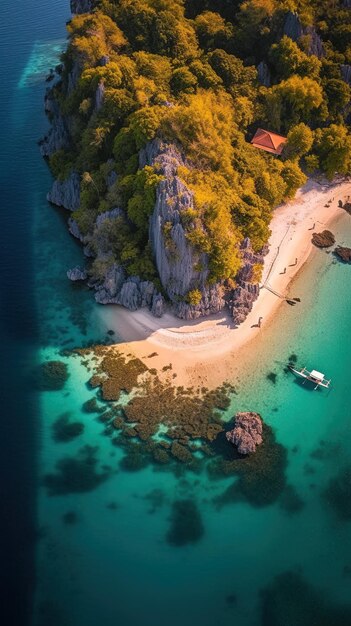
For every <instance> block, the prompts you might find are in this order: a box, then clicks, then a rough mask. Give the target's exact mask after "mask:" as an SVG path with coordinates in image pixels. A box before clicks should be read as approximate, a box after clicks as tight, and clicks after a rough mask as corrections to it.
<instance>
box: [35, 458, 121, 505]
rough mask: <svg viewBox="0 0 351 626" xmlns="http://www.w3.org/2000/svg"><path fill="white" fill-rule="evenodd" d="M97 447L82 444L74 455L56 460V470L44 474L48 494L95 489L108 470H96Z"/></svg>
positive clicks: (55, 494) (61, 494)
mask: <svg viewBox="0 0 351 626" xmlns="http://www.w3.org/2000/svg"><path fill="white" fill-rule="evenodd" d="M97 450H98V448H97V447H92V446H84V447H83V448H81V449H80V450H79V453H78V455H77V456H75V457H64V458H62V459H60V460H59V461H57V463H56V472H55V473H52V474H46V475H45V476H44V478H43V485H44V486H45V487H46V489H47V491H48V495H49V496H64V495H66V494H68V493H84V492H86V491H92V490H93V489H96V487H98V486H99V485H100V484H101V483H102V482H104V481H105V480H107V478H108V477H109V473H108V472H97V469H96V466H97V464H98V460H97V458H96V453H97Z"/></svg>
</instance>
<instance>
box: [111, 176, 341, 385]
mask: <svg viewBox="0 0 351 626" xmlns="http://www.w3.org/2000/svg"><path fill="white" fill-rule="evenodd" d="M348 195H351V181H343V182H340V183H333V184H323V185H321V184H319V183H316V182H314V181H309V182H308V183H307V184H306V185H305V186H304V187H303V188H302V189H301V190H300V191H299V192H298V194H297V196H296V198H295V199H294V200H293V201H291V202H289V203H287V204H284V205H281V206H280V207H278V208H277V209H276V210H275V212H274V216H273V219H272V222H271V230H272V234H271V237H270V240H269V245H270V249H269V253H268V255H267V256H266V258H265V265H264V271H263V277H262V282H261V284H262V285H265V286H264V287H262V288H261V291H260V295H259V297H258V299H257V300H256V302H255V303H254V306H253V309H252V311H251V313H250V314H249V315H248V317H247V319H246V320H245V322H244V323H243V324H241V325H240V326H239V327H238V328H235V327H234V325H233V323H232V321H231V319H230V317H229V315H227V314H226V313H225V312H221V313H220V314H218V315H215V316H211V317H208V318H205V319H203V318H202V319H201V320H194V321H191V322H188V321H186V322H185V321H184V320H180V319H178V318H176V317H174V316H173V315H171V314H169V313H167V314H165V315H164V316H163V317H162V318H161V319H157V318H155V317H153V316H152V315H151V314H150V313H149V312H148V311H146V310H139V311H136V312H135V313H132V312H130V311H127V310H125V309H123V308H122V307H116V306H111V307H103V308H102V309H101V315H102V316H103V319H104V323H105V324H107V325H108V327H109V328H111V329H113V330H114V331H115V332H116V333H117V334H118V336H119V337H120V338H121V339H122V340H123V341H124V343H120V344H118V349H119V350H120V351H122V352H124V353H126V354H129V353H132V354H134V355H135V356H137V357H139V358H141V359H142V360H143V361H144V362H145V363H146V364H147V365H148V367H154V368H157V369H158V370H159V372H161V375H163V376H164V377H165V378H168V379H169V380H171V379H172V380H173V378H172V377H173V376H174V374H176V375H177V376H176V377H175V379H174V381H175V382H176V383H177V384H182V385H186V386H187V385H196V386H201V385H205V386H207V387H215V386H217V385H219V384H221V383H222V382H223V381H225V380H231V379H232V377H233V375H234V373H235V372H236V371H237V370H238V362H239V361H240V359H239V358H238V356H239V354H238V353H239V351H241V350H242V349H243V348H244V346H245V349H246V351H247V350H248V349H250V348H251V347H253V346H254V342H253V339H254V338H255V337H256V336H257V334H258V333H262V332H263V331H264V329H265V328H266V327H267V325H268V324H269V323H270V322H271V321H272V318H273V317H274V314H275V313H276V312H277V310H278V308H279V306H280V304H281V303H282V302H283V300H282V299H281V298H279V297H278V296H277V295H275V294H274V293H272V292H271V291H270V290H269V289H268V288H270V289H273V290H274V291H275V292H277V293H279V294H281V295H283V296H285V295H286V294H287V291H288V288H289V286H291V281H292V279H293V278H294V277H295V276H296V275H297V273H298V272H299V271H300V270H301V268H302V267H303V265H304V264H305V262H306V260H307V258H308V257H309V255H310V254H311V252H312V250H315V248H314V246H313V245H312V243H311V236H312V233H313V227H314V230H315V231H316V232H319V231H321V230H324V229H325V228H326V227H327V226H329V225H330V224H331V223H332V222H333V221H334V220H335V219H337V218H338V217H339V216H341V215H344V214H345V212H344V210H343V209H340V208H339V207H338V201H339V200H340V199H341V200H343V201H344V200H345V198H346V197H347V196H348ZM330 201H331V202H330ZM296 260H297V262H296ZM284 268H285V270H284ZM267 287H268V288H267ZM295 296H297V297H298V294H294V293H290V297H292V298H293V297H295ZM285 306H288V305H285ZM296 306H298V304H297V305H296ZM260 317H261V318H262V320H261V327H260V328H259V327H258V324H257V323H258V319H259V318H260ZM155 353H157V355H155ZM151 354H153V355H154V356H152V357H150V355H151ZM169 364H172V370H166V371H165V372H164V374H162V368H164V367H165V366H168V365H169Z"/></svg>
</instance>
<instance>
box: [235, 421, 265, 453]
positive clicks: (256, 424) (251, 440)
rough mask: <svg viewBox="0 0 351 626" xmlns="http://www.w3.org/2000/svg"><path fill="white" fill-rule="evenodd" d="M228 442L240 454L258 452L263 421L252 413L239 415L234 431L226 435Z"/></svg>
mask: <svg viewBox="0 0 351 626" xmlns="http://www.w3.org/2000/svg"><path fill="white" fill-rule="evenodd" d="M226 437H227V440H228V441H229V442H230V443H232V444H233V445H235V446H236V448H237V450H238V452H239V454H252V453H253V452H256V447H257V446H259V445H260V444H261V443H262V441H263V439H262V419H261V416H260V415H259V414H258V413H253V412H251V411H248V412H244V413H237V414H236V416H235V424H234V428H233V430H230V431H229V432H227V433H226Z"/></svg>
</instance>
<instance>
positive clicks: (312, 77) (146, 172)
mask: <svg viewBox="0 0 351 626" xmlns="http://www.w3.org/2000/svg"><path fill="white" fill-rule="evenodd" d="M95 6H96V8H95V10H94V11H93V12H92V13H91V14H85V15H84V14H83V15H77V16H75V17H74V18H73V19H72V20H71V21H70V22H69V23H68V26H67V28H68V34H69V43H68V48H67V51H66V53H65V54H64V55H63V71H62V79H61V82H59V83H58V84H57V85H56V86H55V87H54V91H55V96H56V97H57V100H58V102H59V104H60V108H61V112H62V113H63V114H64V115H65V116H67V120H68V124H69V131H70V134H71V136H72V144H71V146H70V147H69V149H65V148H63V149H61V150H59V151H57V152H56V153H55V154H53V155H52V156H51V158H50V166H51V168H52V170H53V173H54V175H55V176H56V177H57V178H60V179H61V180H64V179H65V178H67V176H68V175H69V173H70V172H71V171H72V170H75V171H77V172H78V173H79V174H80V175H81V177H82V182H81V204H80V208H79V210H78V211H76V212H75V214H74V217H75V219H76V220H77V222H78V224H79V227H80V228H81V231H82V232H83V233H84V234H89V235H90V236H91V237H92V242H93V243H94V237H97V234H96V232H97V230H96V218H97V216H98V215H99V214H101V213H103V212H104V211H107V210H109V209H111V208H114V207H116V206H118V207H121V208H122V209H123V210H124V211H125V214H126V219H122V218H121V219H119V218H118V220H114V221H110V220H106V223H104V226H103V228H101V229H99V233H100V234H99V237H100V238H102V243H103V247H104V250H106V259H104V260H103V261H101V259H100V260H96V261H95V262H94V263H93V268H92V272H93V274H94V273H95V274H96V275H98V274H99V273H101V272H102V273H103V272H104V271H106V268H107V267H109V266H110V265H111V264H112V263H114V262H118V263H121V264H122V265H123V266H124V267H125V269H126V271H127V272H129V273H137V274H139V275H141V276H142V277H145V278H152V279H153V280H154V279H155V267H154V264H153V259H152V253H151V247H150V242H149V237H148V225H149V218H150V215H151V213H152V211H153V207H154V204H155V193H156V189H157V186H158V185H159V183H160V176H159V174H158V173H157V171H156V170H155V169H154V168H150V167H149V166H142V164H141V161H142V160H140V158H139V156H140V150H142V149H143V148H144V147H145V146H146V145H147V144H148V142H150V141H151V140H153V139H154V138H161V139H164V140H166V141H169V142H171V143H175V144H176V145H177V147H178V148H179V149H180V151H181V152H182V153H183V155H184V163H185V165H184V167H180V168H179V171H178V176H180V178H181V179H182V180H183V181H184V182H185V183H186V185H187V186H188V187H189V188H190V189H191V191H192V192H193V194H194V207H193V208H191V209H189V208H187V209H184V211H182V215H181V220H182V224H183V227H184V229H185V231H186V237H187V239H188V241H189V243H190V244H191V245H192V246H194V247H195V248H196V249H198V250H199V251H202V252H205V253H206V254H207V255H208V259H209V264H210V278H211V280H214V281H222V280H224V279H227V278H233V277H235V274H236V273H237V271H238V268H239V266H240V262H241V261H240V256H239V253H238V248H239V243H240V242H241V241H242V239H243V237H250V239H251V241H252V243H253V246H254V248H255V249H256V250H259V249H260V248H261V247H262V246H263V245H264V244H265V243H266V242H267V240H268V237H269V232H270V231H269V223H270V219H271V214H272V209H273V207H275V206H276V205H278V204H279V203H280V202H282V201H284V200H285V199H288V198H292V197H293V196H294V194H295V192H296V190H297V189H298V187H300V186H301V185H303V184H304V182H305V180H306V176H305V174H304V173H303V172H302V169H303V170H304V171H307V172H309V173H311V172H315V171H316V170H321V171H322V172H324V173H325V174H326V175H327V176H328V177H329V178H332V177H333V176H334V175H335V174H337V173H338V174H347V173H349V172H350V167H351V156H350V155H351V139H350V133H349V129H348V124H349V122H350V119H351V103H350V99H351V89H350V85H349V84H347V82H346V80H344V78H345V66H347V65H349V64H351V35H350V33H351V11H350V10H349V9H348V8H347V7H342V6H341V3H338V2H334V1H333V2H329V1H328V0H316V2H313V3H312V2H310V0H282V1H281V2H278V0H96V2H95ZM289 11H293V12H295V14H297V15H298V19H299V20H300V25H301V36H300V37H298V35H297V34H294V35H292V37H293V38H292V37H289V36H287V34H284V35H283V36H282V34H283V33H284V32H285V33H286V32H288V31H287V30H286V29H285V30H284V24H285V21H286V18H287V14H288V12H289ZM295 35H296V36H295ZM318 38H320V43H321V45H322V47H323V55H322V56H321V58H317V56H316V55H314V54H312V52H313V51H314V47H313V46H314V44H315V42H316V41H317V40H318ZM318 41H319V40H318ZM262 61H264V63H265V64H266V66H267V70H268V72H267V76H268V77H269V80H266V81H265V85H260V84H259V81H258V72H257V66H258V65H259V64H260V63H261V62H262ZM261 67H262V66H261ZM99 94H100V96H99V98H98V97H97V96H98V95H99ZM258 127H266V128H268V129H270V130H272V131H276V132H281V133H284V134H286V135H287V139H288V140H287V143H286V146H285V149H284V153H283V155H282V158H276V157H274V156H271V155H270V154H267V153H264V152H262V151H258V150H256V149H255V148H253V147H252V146H251V145H250V139H251V137H252V136H253V134H254V132H255V130H256V129H257V128H258ZM301 167H302V169H301ZM111 169H113V171H114V172H115V173H116V174H117V180H116V181H115V182H114V183H113V184H112V185H111V184H108V182H107V181H108V176H109V173H110V171H111ZM93 243H92V245H93ZM100 244H101V241H100ZM101 245H102V244H101ZM199 293H200V295H201V292H198V290H197V289H193V290H192V291H191V292H190V293H189V294H188V301H189V302H191V303H192V304H194V305H195V304H197V303H198V301H199V297H200V296H199Z"/></svg>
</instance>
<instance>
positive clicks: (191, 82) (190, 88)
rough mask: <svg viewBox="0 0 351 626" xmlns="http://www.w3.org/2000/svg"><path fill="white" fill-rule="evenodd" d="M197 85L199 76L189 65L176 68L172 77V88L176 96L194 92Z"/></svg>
mask: <svg viewBox="0 0 351 626" xmlns="http://www.w3.org/2000/svg"><path fill="white" fill-rule="evenodd" d="M196 86H197V78H196V76H194V74H193V73H192V72H191V71H190V70H189V69H188V68H187V67H184V66H183V67H178V68H177V69H175V70H174V72H173V74H172V78H171V89H172V92H173V93H174V94H175V95H176V96H178V95H179V94H180V93H194V92H195V91H196Z"/></svg>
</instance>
